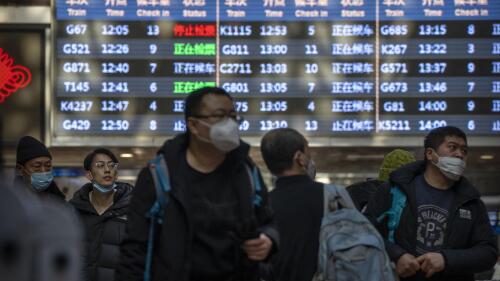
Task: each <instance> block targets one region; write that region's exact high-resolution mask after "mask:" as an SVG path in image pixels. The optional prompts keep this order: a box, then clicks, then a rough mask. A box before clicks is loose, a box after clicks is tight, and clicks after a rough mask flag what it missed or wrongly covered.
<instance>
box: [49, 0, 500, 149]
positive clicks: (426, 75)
mask: <svg viewBox="0 0 500 281" xmlns="http://www.w3.org/2000/svg"><path fill="white" fill-rule="evenodd" d="M53 6H54V18H55V21H54V22H55V25H54V26H55V27H54V32H53V34H54V67H53V76H54V79H53V84H54V86H53V88H54V91H53V95H52V112H51V128H52V138H53V139H54V140H55V141H56V142H57V140H60V141H61V143H62V142H64V141H66V140H79V139H93V138H100V139H104V140H106V139H110V140H116V139H118V138H120V137H122V140H124V143H127V140H138V139H142V140H149V139H151V138H153V139H165V137H166V136H171V135H174V134H177V133H179V132H182V131H184V130H185V122H184V117H183V109H184V98H185V97H186V94H188V93H189V92H191V91H192V90H194V89H197V88H199V87H203V86H220V87H223V88H224V89H226V90H227V91H228V92H229V93H230V94H231V95H232V96H233V97H234V99H235V107H236V110H237V111H238V112H239V114H241V116H242V117H243V118H244V120H243V121H242V123H241V124H240V131H241V134H242V136H250V137H252V136H254V137H259V136H261V135H262V134H264V133H265V132H266V131H269V130H271V129H274V128H280V127H291V128H295V129H297V130H299V131H301V132H302V133H304V134H305V135H307V136H308V137H310V138H315V137H327V138H328V137H340V138H342V137H360V138H366V139H369V138H372V137H377V136H386V137H388V138H393V139H397V138H398V137H401V136H415V137H418V138H420V139H421V137H422V136H423V135H425V134H426V133H427V132H428V131H429V130H431V129H433V128H435V127H439V126H444V125H454V126H458V127H460V128H462V129H463V130H464V131H465V132H466V133H467V134H468V135H472V136H487V137H495V136H497V137H498V136H500V1H493V0H54V5H53ZM497 140H498V139H497ZM113 142H114V141H110V142H107V144H113Z"/></svg>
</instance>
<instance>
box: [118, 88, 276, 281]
mask: <svg viewBox="0 0 500 281" xmlns="http://www.w3.org/2000/svg"><path fill="white" fill-rule="evenodd" d="M185 120H186V125H187V132H186V133H185V134H181V135H178V136H177V137H175V138H173V139H171V140H168V141H167V142H166V143H165V144H164V146H163V147H162V148H161V149H160V150H159V152H158V154H159V155H162V156H163V157H164V159H165V162H166V166H167V171H168V173H164V174H163V175H161V176H162V177H168V179H167V181H168V183H169V185H170V187H171V190H170V191H169V192H168V194H166V196H165V198H166V201H167V203H166V204H162V205H164V206H163V209H164V212H163V215H162V217H161V224H158V225H157V230H156V231H154V233H149V231H148V230H149V227H150V224H151V223H155V222H154V221H152V220H150V219H148V217H147V214H148V212H149V211H150V210H151V207H152V206H153V205H154V204H155V202H156V200H157V198H158V197H157V195H156V192H155V175H153V174H152V173H151V171H150V170H148V169H147V168H146V169H143V170H142V171H141V173H140V174H139V177H138V179H137V183H136V186H135V189H134V191H133V197H132V202H131V205H130V212H129V213H128V219H129V223H128V225H127V235H128V236H127V238H126V239H125V241H124V242H123V243H122V246H121V255H122V260H121V265H120V267H119V269H118V272H117V275H116V277H115V280H117V281H142V280H145V279H150V280H153V281H202V280H203V281H233V280H234V281H236V280H238V281H240V280H249V281H256V280H259V279H258V278H259V266H258V262H260V261H264V260H266V259H267V258H268V257H269V256H270V255H271V254H272V253H273V252H274V251H275V250H276V248H277V242H278V233H277V230H276V228H275V227H274V225H273V218H272V214H271V211H270V208H269V206H268V202H267V191H266V189H265V186H264V184H263V182H262V179H261V177H260V173H259V172H258V171H257V169H256V167H255V165H254V164H253V163H252V161H251V160H250V158H249V156H248V152H249V149H250V147H249V145H248V144H246V143H244V142H242V141H240V139H239V135H238V122H239V121H240V120H241V119H240V117H239V116H238V115H237V113H236V111H235V109H234V105H233V99H232V98H231V96H230V95H229V94H227V92H225V91H224V90H223V89H220V88H202V89H199V90H197V91H195V92H193V93H191V94H190V95H189V96H188V97H187V99H186V101H185ZM258 186H261V187H263V188H260V190H258V189H259V188H257V187H258ZM150 234H152V235H153V236H154V237H155V238H153V241H151V240H150V239H148V237H149V235H150ZM148 245H149V247H151V249H152V250H153V253H152V259H151V262H150V263H149V261H148V262H146V256H147V253H148Z"/></svg>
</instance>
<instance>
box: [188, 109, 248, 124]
mask: <svg viewBox="0 0 500 281" xmlns="http://www.w3.org/2000/svg"><path fill="white" fill-rule="evenodd" d="M192 117H194V118H216V122H220V121H223V120H225V119H226V118H231V119H233V120H234V121H236V123H237V124H238V125H241V123H243V121H245V118H244V117H243V116H241V115H239V114H235V115H234V116H233V115H232V112H231V113H213V114H194V115H192Z"/></svg>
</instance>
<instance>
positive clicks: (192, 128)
mask: <svg viewBox="0 0 500 281" xmlns="http://www.w3.org/2000/svg"><path fill="white" fill-rule="evenodd" d="M197 123H198V120H196V119H194V118H192V117H188V119H187V121H186V130H188V131H189V132H190V133H193V134H195V135H197V134H198V128H197V126H196V124H197Z"/></svg>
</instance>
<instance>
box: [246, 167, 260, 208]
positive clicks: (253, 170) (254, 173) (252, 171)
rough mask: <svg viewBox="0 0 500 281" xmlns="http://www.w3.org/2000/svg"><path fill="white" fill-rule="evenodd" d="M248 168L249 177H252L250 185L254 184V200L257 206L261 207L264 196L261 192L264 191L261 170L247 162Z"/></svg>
mask: <svg viewBox="0 0 500 281" xmlns="http://www.w3.org/2000/svg"><path fill="white" fill-rule="evenodd" d="M245 168H246V170H247V174H248V178H249V179H250V185H251V186H252V189H253V190H252V194H253V195H252V196H253V199H252V202H253V205H254V206H255V207H260V205H261V204H262V196H260V193H261V191H262V184H261V182H260V179H259V171H258V170H257V167H256V166H253V167H250V165H248V164H245Z"/></svg>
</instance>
